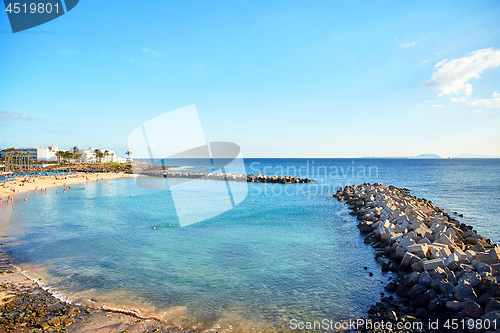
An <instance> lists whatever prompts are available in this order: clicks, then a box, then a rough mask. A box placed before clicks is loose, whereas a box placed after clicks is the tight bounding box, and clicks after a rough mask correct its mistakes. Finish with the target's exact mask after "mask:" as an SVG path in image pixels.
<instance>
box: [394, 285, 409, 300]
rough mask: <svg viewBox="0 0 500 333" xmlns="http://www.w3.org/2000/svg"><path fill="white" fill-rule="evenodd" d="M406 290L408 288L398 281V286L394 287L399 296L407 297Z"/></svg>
mask: <svg viewBox="0 0 500 333" xmlns="http://www.w3.org/2000/svg"><path fill="white" fill-rule="evenodd" d="M408 290H409V288H408V287H407V286H405V285H404V284H402V283H399V284H398V287H397V288H396V295H398V296H399V297H407V293H408Z"/></svg>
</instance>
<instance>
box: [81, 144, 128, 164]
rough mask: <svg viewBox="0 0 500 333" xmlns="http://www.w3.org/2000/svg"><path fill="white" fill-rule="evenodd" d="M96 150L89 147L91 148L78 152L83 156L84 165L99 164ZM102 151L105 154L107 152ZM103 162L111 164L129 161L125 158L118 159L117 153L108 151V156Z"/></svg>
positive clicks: (103, 158)
mask: <svg viewBox="0 0 500 333" xmlns="http://www.w3.org/2000/svg"><path fill="white" fill-rule="evenodd" d="M95 150H96V149H95V148H94V147H89V148H85V149H82V150H80V151H79V152H78V153H79V154H81V155H82V157H81V160H82V161H83V163H97V162H99V160H98V158H97V157H96V154H95ZM101 151H102V152H103V153H104V152H105V150H102V149H101ZM101 162H102V163H110V162H114V163H126V162H127V159H126V158H124V157H118V155H116V153H115V152H114V151H113V150H108V155H106V156H104V157H102V159H101Z"/></svg>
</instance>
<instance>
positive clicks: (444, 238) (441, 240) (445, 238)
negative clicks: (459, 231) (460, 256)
mask: <svg viewBox="0 0 500 333" xmlns="http://www.w3.org/2000/svg"><path fill="white" fill-rule="evenodd" d="M434 242H437V243H441V244H445V245H455V242H453V241H452V240H451V239H450V237H448V236H447V235H446V234H445V233H443V234H441V236H440V237H439V238H438V239H436V240H435V241H434Z"/></svg>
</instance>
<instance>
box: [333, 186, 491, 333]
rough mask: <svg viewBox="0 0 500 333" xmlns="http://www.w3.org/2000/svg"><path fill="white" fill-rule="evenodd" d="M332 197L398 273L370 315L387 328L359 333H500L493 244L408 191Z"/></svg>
mask: <svg viewBox="0 0 500 333" xmlns="http://www.w3.org/2000/svg"><path fill="white" fill-rule="evenodd" d="M334 198H337V199H338V200H340V201H343V202H345V204H347V205H349V208H350V209H351V210H352V211H351V213H350V214H352V215H356V216H357V218H358V220H360V222H359V224H358V228H359V230H360V232H361V233H363V234H364V235H365V239H364V241H365V243H368V244H371V246H372V247H373V248H374V256H375V259H376V260H377V262H379V263H380V265H381V269H382V271H392V272H396V273H397V277H396V278H394V279H392V281H391V282H390V283H389V284H388V285H387V286H385V290H386V291H387V293H389V294H391V295H389V296H385V293H383V294H384V295H382V296H383V297H382V299H381V301H380V302H377V303H376V304H375V305H373V306H372V307H371V309H370V310H369V312H368V314H369V317H368V319H370V320H372V321H373V322H374V323H375V322H379V323H380V322H382V321H384V322H385V323H391V325H390V326H391V327H392V328H391V329H387V325H386V326H385V327H386V328H385V329H365V330H361V332H500V275H499V274H500V248H499V247H498V246H497V245H496V244H494V243H493V242H492V241H491V240H489V239H486V238H485V237H483V236H481V235H479V234H477V232H476V231H475V230H473V228H472V227H471V226H468V225H465V224H463V223H460V222H459V221H458V220H456V219H454V218H453V217H451V216H450V215H449V214H448V213H447V212H446V211H445V210H443V209H440V208H439V207H436V206H434V205H433V204H432V202H430V201H427V200H426V199H421V198H416V197H414V196H412V195H410V194H409V190H407V189H401V188H397V187H394V186H386V185H382V184H380V183H376V184H373V185H370V184H362V185H353V186H346V187H345V188H343V189H340V190H338V191H337V193H336V194H335V195H334ZM392 294H394V295H392ZM398 323H399V327H403V328H402V329H397V327H398ZM402 323H403V324H402ZM404 323H407V325H404ZM409 323H418V324H412V325H410V324H409ZM410 327H411V328H410Z"/></svg>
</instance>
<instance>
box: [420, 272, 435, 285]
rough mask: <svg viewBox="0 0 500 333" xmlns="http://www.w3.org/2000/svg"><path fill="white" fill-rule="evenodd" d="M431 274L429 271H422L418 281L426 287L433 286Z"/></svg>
mask: <svg viewBox="0 0 500 333" xmlns="http://www.w3.org/2000/svg"><path fill="white" fill-rule="evenodd" d="M431 281H432V278H431V275H430V274H429V273H428V272H422V273H421V274H420V276H419V278H418V283H419V284H421V285H423V286H424V287H427V288H430V286H431Z"/></svg>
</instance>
